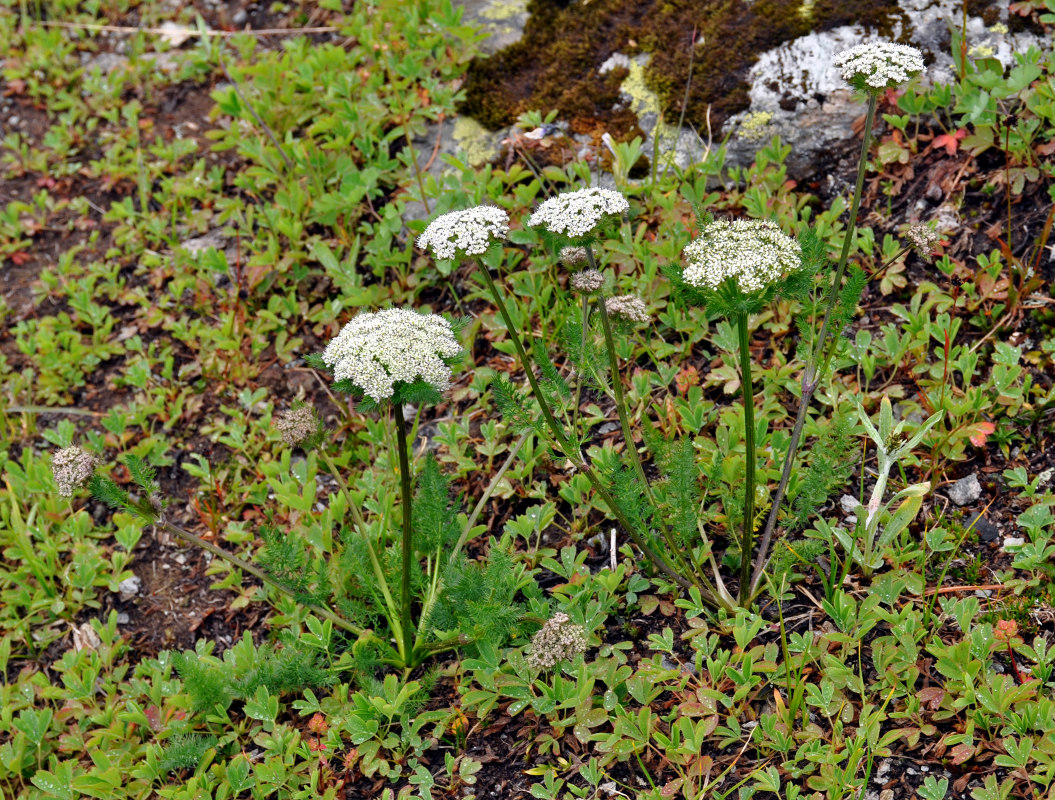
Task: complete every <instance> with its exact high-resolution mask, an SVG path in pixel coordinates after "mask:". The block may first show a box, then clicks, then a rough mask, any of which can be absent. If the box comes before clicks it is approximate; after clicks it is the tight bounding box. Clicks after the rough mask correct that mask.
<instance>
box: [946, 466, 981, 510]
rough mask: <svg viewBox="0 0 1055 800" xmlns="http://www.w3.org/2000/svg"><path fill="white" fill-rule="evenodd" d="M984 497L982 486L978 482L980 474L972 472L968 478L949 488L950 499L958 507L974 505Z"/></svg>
mask: <svg viewBox="0 0 1055 800" xmlns="http://www.w3.org/2000/svg"><path fill="white" fill-rule="evenodd" d="M981 496H982V484H980V483H979V482H978V474H977V473H975V472H972V473H971V474H970V475H968V476H967V477H966V478H961V479H960V480H958V481H956V483H954V484H953V485H952V486H951V487H950V488H949V499H950V500H952V501H953V502H954V503H956V505H958V506H965V505H967V504H968V503H973V502H974V501H975V500H977V499H978V498H979V497H981Z"/></svg>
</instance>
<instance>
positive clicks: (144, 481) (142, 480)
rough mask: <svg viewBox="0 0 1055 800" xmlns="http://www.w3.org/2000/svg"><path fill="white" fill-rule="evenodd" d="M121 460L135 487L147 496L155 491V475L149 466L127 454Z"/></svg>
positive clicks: (138, 458) (136, 457)
mask: <svg viewBox="0 0 1055 800" xmlns="http://www.w3.org/2000/svg"><path fill="white" fill-rule="evenodd" d="M123 460H124V462H125V466H126V467H128V474H129V475H131V476H132V480H133V481H135V484H136V486H138V487H139V488H140V489H142V490H143V491H144V492H146V493H147V494H150V493H152V492H156V491H157V488H158V486H157V482H156V477H157V473H156V472H155V470H154V468H153V467H152V466H151V465H150V464H148V463H147V462H146V461H145V460H144V459H142V458H140V457H139V456H137V455H134V454H133V453H129V454H127V455H126V456H125V457H124V459H123Z"/></svg>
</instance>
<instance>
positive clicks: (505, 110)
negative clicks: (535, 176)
mask: <svg viewBox="0 0 1055 800" xmlns="http://www.w3.org/2000/svg"><path fill="white" fill-rule="evenodd" d="M528 11H529V12H530V15H531V16H530V17H529V18H528V22H527V25H526V26H525V29H524V35H523V37H522V38H521V39H520V41H518V42H516V43H515V44H513V45H510V46H509V47H507V48H505V49H504V50H500V51H499V52H497V53H495V54H494V55H493V56H491V57H489V58H477V59H476V60H474V61H473V63H472V64H471V65H470V68H469V72H468V75H467V76H466V82H465V91H466V97H465V100H464V101H463V103H462V104H461V107H460V109H459V111H460V112H461V113H462V114H466V115H468V116H471V117H473V118H474V119H477V120H478V121H479V122H481V123H482V124H483V125H485V126H486V127H488V128H490V129H492V130H497V129H498V128H501V127H504V126H506V125H510V124H512V123H513V122H515V121H516V118H517V116H519V115H520V114H522V113H523V112H525V111H530V110H533V109H534V110H539V111H542V112H543V113H546V112H548V111H550V110H552V109H557V110H558V111H559V112H560V115H561V117H562V118H564V119H567V120H568V121H569V122H570V123H571V125H572V128H573V130H576V131H577V132H593V131H594V130H596V129H597V128H598V127H600V128H602V129H604V130H607V131H608V132H609V133H611V134H612V135H613V136H614V137H616V139H620V140H623V139H626V138H629V137H630V136H633V135H640V130H639V129H638V128H637V119H636V116H635V114H634V113H633V111H632V110H631V109H630V108H621V107H620V106H621V104H620V99H619V95H620V84H622V82H623V81H624V79H626V78H627V77H628V75H627V70H625V69H615V70H612V71H610V72H608V73H606V74H604V75H599V74H598V72H597V70H598V68H599V67H600V65H601V64H603V63H604V62H605V61H606V60H607V59H608V57H609V56H611V55H612V54H613V53H615V52H622V53H625V54H627V55H630V56H633V55H635V54H638V53H642V52H645V53H649V54H651V56H652V58H651V60H650V62H649V64H648V66H647V67H646V69H645V76H644V77H645V82H646V84H647V86H648V88H649V89H650V90H651V91H652V92H654V93H655V94H656V95H657V96H658V98H659V102H660V104H661V105H662V107H663V109H664V118H665V120H666V121H667V122H668V123H677V121H678V116H679V114H680V112H681V102H682V97H683V96H684V92H685V81H686V78H687V75H688V70H689V59H690V54H691V53H692V50H691V48H695V54H694V55H693V56H692V58H693V62H694V66H693V75H692V86H691V90H690V94H689V102H688V106H687V108H686V112H685V119H686V121H687V122H689V123H692V124H693V125H695V126H696V128H697V129H698V130H704V129H705V128H706V125H707V120H706V118H707V107H708V105H710V106H711V125H712V128H714V129H715V130H716V131H717V132H720V131H721V126H722V124H723V123H724V122H725V120H726V119H728V118H729V116H731V115H732V114H735V113H737V112H738V111H742V110H743V109H745V108H746V107H747V105H748V88H749V87H748V84H747V81H746V78H747V73H748V71H749V70H750V68H751V66H752V65H753V64H754V63H755V61H756V60H757V58H758V56H759V54H761V53H763V52H765V51H767V50H769V49H771V48H773V47H776V46H778V45H780V44H782V43H784V42H787V41H790V40H792V39H795V38H797V37H799V36H803V35H805V34H807V33H809V31H810V30H818V31H823V30H828V29H831V28H835V27H838V26H840V25H847V24H850V23H855V22H856V23H860V24H863V25H866V26H868V27H869V28H872V29H874V30H877V31H878V32H879V33H880V34H882V35H885V36H888V37H889V36H891V28H892V26H893V23H894V22H895V21H901V22H902V23H903V24H904V25H905V27H906V28H907V27H908V25H907V20H905V18H904V15H903V12H902V11H901V9H900V8H899V7H898V6H897V4H896V3H895V2H892V1H891V0H858V2H855V3H845V2H844V0H805V2H804V0H753V2H744V0H590V2H588V3H583V2H582V0H572V2H568V0H531V2H530V3H528ZM694 27H695V30H696V40H697V42H699V41H700V40H701V37H702V43H697V44H693V29H694Z"/></svg>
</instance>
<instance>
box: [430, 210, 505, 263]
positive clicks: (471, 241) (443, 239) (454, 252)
mask: <svg viewBox="0 0 1055 800" xmlns="http://www.w3.org/2000/svg"><path fill="white" fill-rule="evenodd" d="M508 235H509V215H508V214H506V212H505V211H503V210H502V209H500V208H499V207H498V206H488V205H483V206H474V207H473V208H467V209H464V210H462V211H451V212H449V213H447V214H442V215H440V216H438V217H436V219H434V220H432V222H430V223H429V224H428V227H426V228H425V231H424V232H423V233H422V234H421V236H419V237H418V239H417V245H418V247H419V248H421V249H422V250H426V249H427V250H431V251H432V255H433V256H435V258H436V260H437V261H440V262H445V263H448V264H449V263H450V262H452V261H456V260H462V259H466V258H483V257H484V256H485V255H486V254H487V253H488V252H489V251H490V249H491V246H492V245H493V244H495V243H496V242H501V241H504V240H505V238H506V237H507V236H508ZM440 271H441V272H444V274H446V273H447V272H450V269H446V270H444V269H443V268H442V267H441V269H440Z"/></svg>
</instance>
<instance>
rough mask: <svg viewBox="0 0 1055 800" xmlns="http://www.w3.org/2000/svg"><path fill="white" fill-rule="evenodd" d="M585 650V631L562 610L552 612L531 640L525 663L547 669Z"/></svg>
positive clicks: (534, 667)
mask: <svg viewBox="0 0 1055 800" xmlns="http://www.w3.org/2000/svg"><path fill="white" fill-rule="evenodd" d="M584 652H586V631H585V629H584V628H583V627H582V625H575V624H573V623H572V622H571V620H570V618H569V617H568V615H567V614H565V613H564V612H563V611H558V612H557V613H556V614H554V615H553V616H552V617H551V618H550V620H549V622H547V623H546V624H545V625H543V626H542V630H540V631H539V632H538V633H536V634H535V636H534V638H533V639H532V640H531V654H530V655H529V656H528V657H527V664H528V666H529V667H531V669H536V670H542V669H549V668H550V667H552V666H554V665H555V664H556V663H557V662H558V661H564V660H567V661H571V660H572V659H573V658H575V654H576V653H584Z"/></svg>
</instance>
